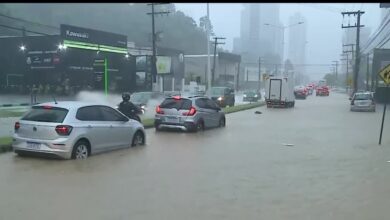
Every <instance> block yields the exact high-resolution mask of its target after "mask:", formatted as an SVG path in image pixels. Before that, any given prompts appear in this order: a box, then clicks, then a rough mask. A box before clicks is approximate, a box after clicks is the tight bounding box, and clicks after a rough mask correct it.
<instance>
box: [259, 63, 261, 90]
mask: <svg viewBox="0 0 390 220" xmlns="http://www.w3.org/2000/svg"><path fill="white" fill-rule="evenodd" d="M260 89H261V57H259V91H260Z"/></svg>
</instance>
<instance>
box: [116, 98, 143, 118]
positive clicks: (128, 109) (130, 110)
mask: <svg viewBox="0 0 390 220" xmlns="http://www.w3.org/2000/svg"><path fill="white" fill-rule="evenodd" d="M122 99H123V101H122V102H121V103H119V106H118V110H119V111H120V112H122V113H123V114H124V115H126V116H127V117H129V118H131V119H134V120H137V121H139V122H141V119H140V117H139V116H138V115H137V114H139V113H140V111H141V110H140V109H139V107H138V106H136V105H134V104H133V103H132V102H130V94H129V93H123V94H122Z"/></svg>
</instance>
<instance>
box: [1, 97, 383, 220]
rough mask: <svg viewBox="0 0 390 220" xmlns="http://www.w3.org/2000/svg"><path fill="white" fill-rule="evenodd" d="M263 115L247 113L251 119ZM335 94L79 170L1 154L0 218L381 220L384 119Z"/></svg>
mask: <svg viewBox="0 0 390 220" xmlns="http://www.w3.org/2000/svg"><path fill="white" fill-rule="evenodd" d="M257 110H258V111H261V112H262V114H254V112H255V111H257ZM381 117H382V106H379V105H378V106H377V112H376V113H370V112H367V113H366V112H350V111H349V100H348V98H347V96H346V95H345V94H337V93H331V95H330V96H329V97H316V96H309V97H308V98H307V100H296V104H295V108H293V109H267V108H266V107H261V108H257V109H251V110H247V111H242V112H238V113H234V114H229V115H226V119H227V120H226V123H227V127H226V128H222V129H211V130H207V131H205V132H200V133H195V134H192V133H182V132H155V130H154V129H148V130H147V145H146V146H143V147H137V148H132V149H124V150H118V151H115V152H110V153H105V154H100V155H94V156H92V157H90V158H88V159H87V160H86V161H72V160H69V161H61V160H49V159H41V158H21V157H18V156H16V155H15V154H13V153H5V154H1V155H0V174H1V177H2V178H1V179H0V196H1V197H0V219H4V220H13V219H29V220H35V219H36V220H38V219H39V220H42V219H80V220H81V219H83V220H84V219H85V220H97V219H102V220H103V219H104V220H105V219H112V220H116V219H137V220H139V219H194V220H195V219H210V220H212V219H232V220H233V219H234V220H237V219H273V220H279V219H280V220H282V219H283V220H285V219H289V220H291V219H296V220H303V219H324V220H325V219H326V220H329V219H351V220H352V219H353V220H357V219H365V220H366V219H372V220H376V219H378V220H379V219H389V216H390V210H389V208H388V207H390V197H389V195H390V187H389V183H390V174H389V173H390V163H389V162H387V161H390V137H389V136H388V135H387V134H389V133H390V132H389V131H390V116H387V120H386V122H385V127H384V136H383V139H382V146H378V138H379V129H380V122H381Z"/></svg>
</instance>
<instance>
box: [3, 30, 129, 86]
mask: <svg viewBox="0 0 390 220" xmlns="http://www.w3.org/2000/svg"><path fill="white" fill-rule="evenodd" d="M60 29H61V33H60V35H52V36H26V37H7V38H0V46H1V48H2V51H1V54H0V60H1V62H2V63H4V65H1V66H0V80H1V81H0V84H1V86H2V88H8V87H10V86H17V87H23V88H27V90H28V89H29V88H31V87H32V86H33V85H35V86H37V87H41V88H48V89H47V90H48V91H49V92H53V91H58V90H61V88H65V87H68V88H70V91H68V92H71V93H74V92H77V91H79V90H81V89H92V90H100V91H107V92H109V91H111V92H123V91H135V90H136V88H135V78H136V74H135V64H136V63H135V61H136V60H135V57H133V56H129V55H128V52H127V37H126V36H125V35H119V34H114V33H108V32H104V31H98V30H92V29H86V28H80V27H75V26H70V25H61V28H60ZM7 79H8V80H7ZM58 88H60V89H58ZM62 92H64V91H62Z"/></svg>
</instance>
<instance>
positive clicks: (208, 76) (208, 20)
mask: <svg viewBox="0 0 390 220" xmlns="http://www.w3.org/2000/svg"><path fill="white" fill-rule="evenodd" d="M206 33H207V89H208V90H209V89H210V88H211V72H210V9H209V3H207V23H206Z"/></svg>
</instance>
